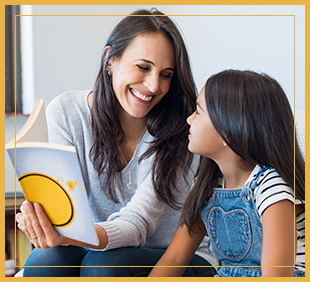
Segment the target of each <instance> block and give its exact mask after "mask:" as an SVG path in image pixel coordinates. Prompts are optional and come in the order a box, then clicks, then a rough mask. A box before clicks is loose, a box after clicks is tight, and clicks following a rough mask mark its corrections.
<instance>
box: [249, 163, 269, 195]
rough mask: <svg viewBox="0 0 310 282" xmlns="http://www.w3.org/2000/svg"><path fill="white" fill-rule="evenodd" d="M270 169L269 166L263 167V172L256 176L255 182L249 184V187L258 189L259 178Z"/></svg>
mask: <svg viewBox="0 0 310 282" xmlns="http://www.w3.org/2000/svg"><path fill="white" fill-rule="evenodd" d="M269 168H270V167H268V166H263V167H262V168H261V170H260V171H259V172H258V173H257V174H256V175H255V176H254V178H253V180H252V181H251V182H250V184H249V187H250V188H252V189H253V190H254V189H255V188H256V187H257V182H258V179H259V177H260V176H261V175H262V174H263V173H264V172H265V171H266V170H268V169H269Z"/></svg>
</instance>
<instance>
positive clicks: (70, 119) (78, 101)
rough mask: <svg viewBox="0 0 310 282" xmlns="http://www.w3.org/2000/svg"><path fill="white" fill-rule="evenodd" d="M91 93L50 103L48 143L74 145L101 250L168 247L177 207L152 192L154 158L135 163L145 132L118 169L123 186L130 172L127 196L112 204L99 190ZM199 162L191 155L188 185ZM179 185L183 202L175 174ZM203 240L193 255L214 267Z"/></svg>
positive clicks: (71, 94)
mask: <svg viewBox="0 0 310 282" xmlns="http://www.w3.org/2000/svg"><path fill="white" fill-rule="evenodd" d="M89 93H90V91H70V92H66V93H63V94H62V95H60V96H58V97H56V98H55V99H54V100H53V101H52V102H51V103H50V104H49V105H48V107H47V110H46V111H47V122H48V133H49V142H50V143H58V144H64V145H73V146H74V147H75V148H76V150H77V153H78V157H79V160H80V163H81V169H82V174H83V177H84V182H85V186H86V189H87V194H88V198H89V203H90V206H91V210H92V214H93V218H94V221H95V222H96V224H99V225H100V226H102V227H103V228H104V229H105V231H106V232H107V234H108V245H107V246H106V248H105V249H104V250H108V249H114V248H120V247H126V246H132V247H139V246H145V247H150V248H166V247H167V246H168V245H169V242H170V240H171V239H172V236H173V235H174V233H175V231H176V229H177V226H178V221H179V216H180V210H174V209H171V208H170V207H169V206H168V205H167V204H165V203H163V202H162V201H160V200H159V199H158V198H157V197H156V195H155V192H154V189H153V184H152V169H151V168H152V162H153V160H154V156H151V157H149V158H147V159H144V160H143V161H142V162H140V163H138V160H139V158H140V156H141V155H142V154H143V153H144V152H145V151H146V150H147V148H148V146H149V142H152V141H153V139H154V138H153V137H152V136H151V135H150V134H149V133H148V132H146V133H145V134H144V136H143V137H142V139H141V141H140V143H139V144H138V146H137V148H136V151H135V152H134V155H133V157H132V159H131V160H130V162H129V163H128V165H127V166H126V167H125V168H124V169H123V170H122V171H121V172H120V178H121V180H122V183H123V185H124V187H126V184H127V182H128V178H129V175H128V173H129V170H131V179H132V183H133V184H134V186H135V188H134V189H132V190H129V189H127V190H126V196H125V198H124V199H122V200H121V202H120V203H119V204H115V203H113V202H112V201H110V200H109V199H108V198H107V197H106V196H105V194H104V192H103V191H102V188H101V187H100V182H99V180H98V174H97V172H96V170H95V169H94V168H93V165H92V162H91V160H90V157H89V151H90V148H91V146H92V144H93V141H92V134H91V116H90V110H89V107H88V104H87V96H88V94H89ZM197 165H198V156H195V157H194V161H193V165H192V168H191V170H190V172H189V174H188V178H187V181H188V183H192V181H193V177H194V173H195V171H196V168H197ZM103 177H104V176H103ZM177 185H178V188H179V189H180V191H181V194H180V195H179V200H180V201H184V200H185V198H186V195H187V194H188V191H189V188H190V187H189V186H188V184H186V181H185V180H184V178H183V175H180V176H179V177H177ZM120 199H121V197H120ZM207 240H208V239H207V238H205V240H204V241H203V243H202V244H201V246H200V247H199V249H198V251H197V254H199V255H200V256H202V257H203V258H205V259H206V260H208V261H209V262H210V263H211V264H213V265H217V261H216V260H215V258H214V257H212V256H211V255H210V253H209V252H208V250H207V243H208V241H207Z"/></svg>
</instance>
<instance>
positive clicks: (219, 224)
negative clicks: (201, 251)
mask: <svg viewBox="0 0 310 282" xmlns="http://www.w3.org/2000/svg"><path fill="white" fill-rule="evenodd" d="M267 169H268V168H267V167H263V168H262V169H261V170H260V171H259V172H258V173H257V174H256V176H255V177H254V179H253V180H252V181H251V182H248V183H246V184H245V185H244V186H242V187H240V188H236V189H223V188H214V189H213V190H212V192H211V193H210V196H209V197H208V199H207V201H206V203H205V204H204V206H203V209H202V212H201V219H202V220H203V222H204V224H205V226H206V229H207V232H208V236H209V237H210V242H209V249H210V252H211V253H212V254H213V255H214V256H215V257H216V258H217V259H218V260H219V261H221V266H224V267H220V268H219V269H218V273H217V275H215V276H217V277H221V276H224V277H225V276H226V277H259V276H261V268H260V261H261V253H262V242H263V229H262V223H261V219H260V216H259V214H258V212H257V209H256V207H255V203H254V196H253V195H254V189H255V188H256V187H257V182H258V179H259V177H260V176H262V174H263V173H264V172H265V171H266V170H267ZM230 266H232V267H230ZM295 272H296V271H295ZM300 275H304V273H300V272H299V273H295V276H300Z"/></svg>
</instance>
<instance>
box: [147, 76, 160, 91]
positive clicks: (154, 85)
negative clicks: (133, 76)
mask: <svg viewBox="0 0 310 282" xmlns="http://www.w3.org/2000/svg"><path fill="white" fill-rule="evenodd" d="M144 86H145V87H146V88H147V89H148V90H149V91H150V92H152V93H156V92H157V91H158V90H159V88H160V87H159V75H157V74H149V75H148V76H147V77H146V78H145V81H144Z"/></svg>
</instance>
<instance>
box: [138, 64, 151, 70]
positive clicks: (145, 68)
mask: <svg viewBox="0 0 310 282" xmlns="http://www.w3.org/2000/svg"><path fill="white" fill-rule="evenodd" d="M137 67H138V68H139V69H140V70H142V71H148V70H149V68H148V67H142V66H140V65H137Z"/></svg>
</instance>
